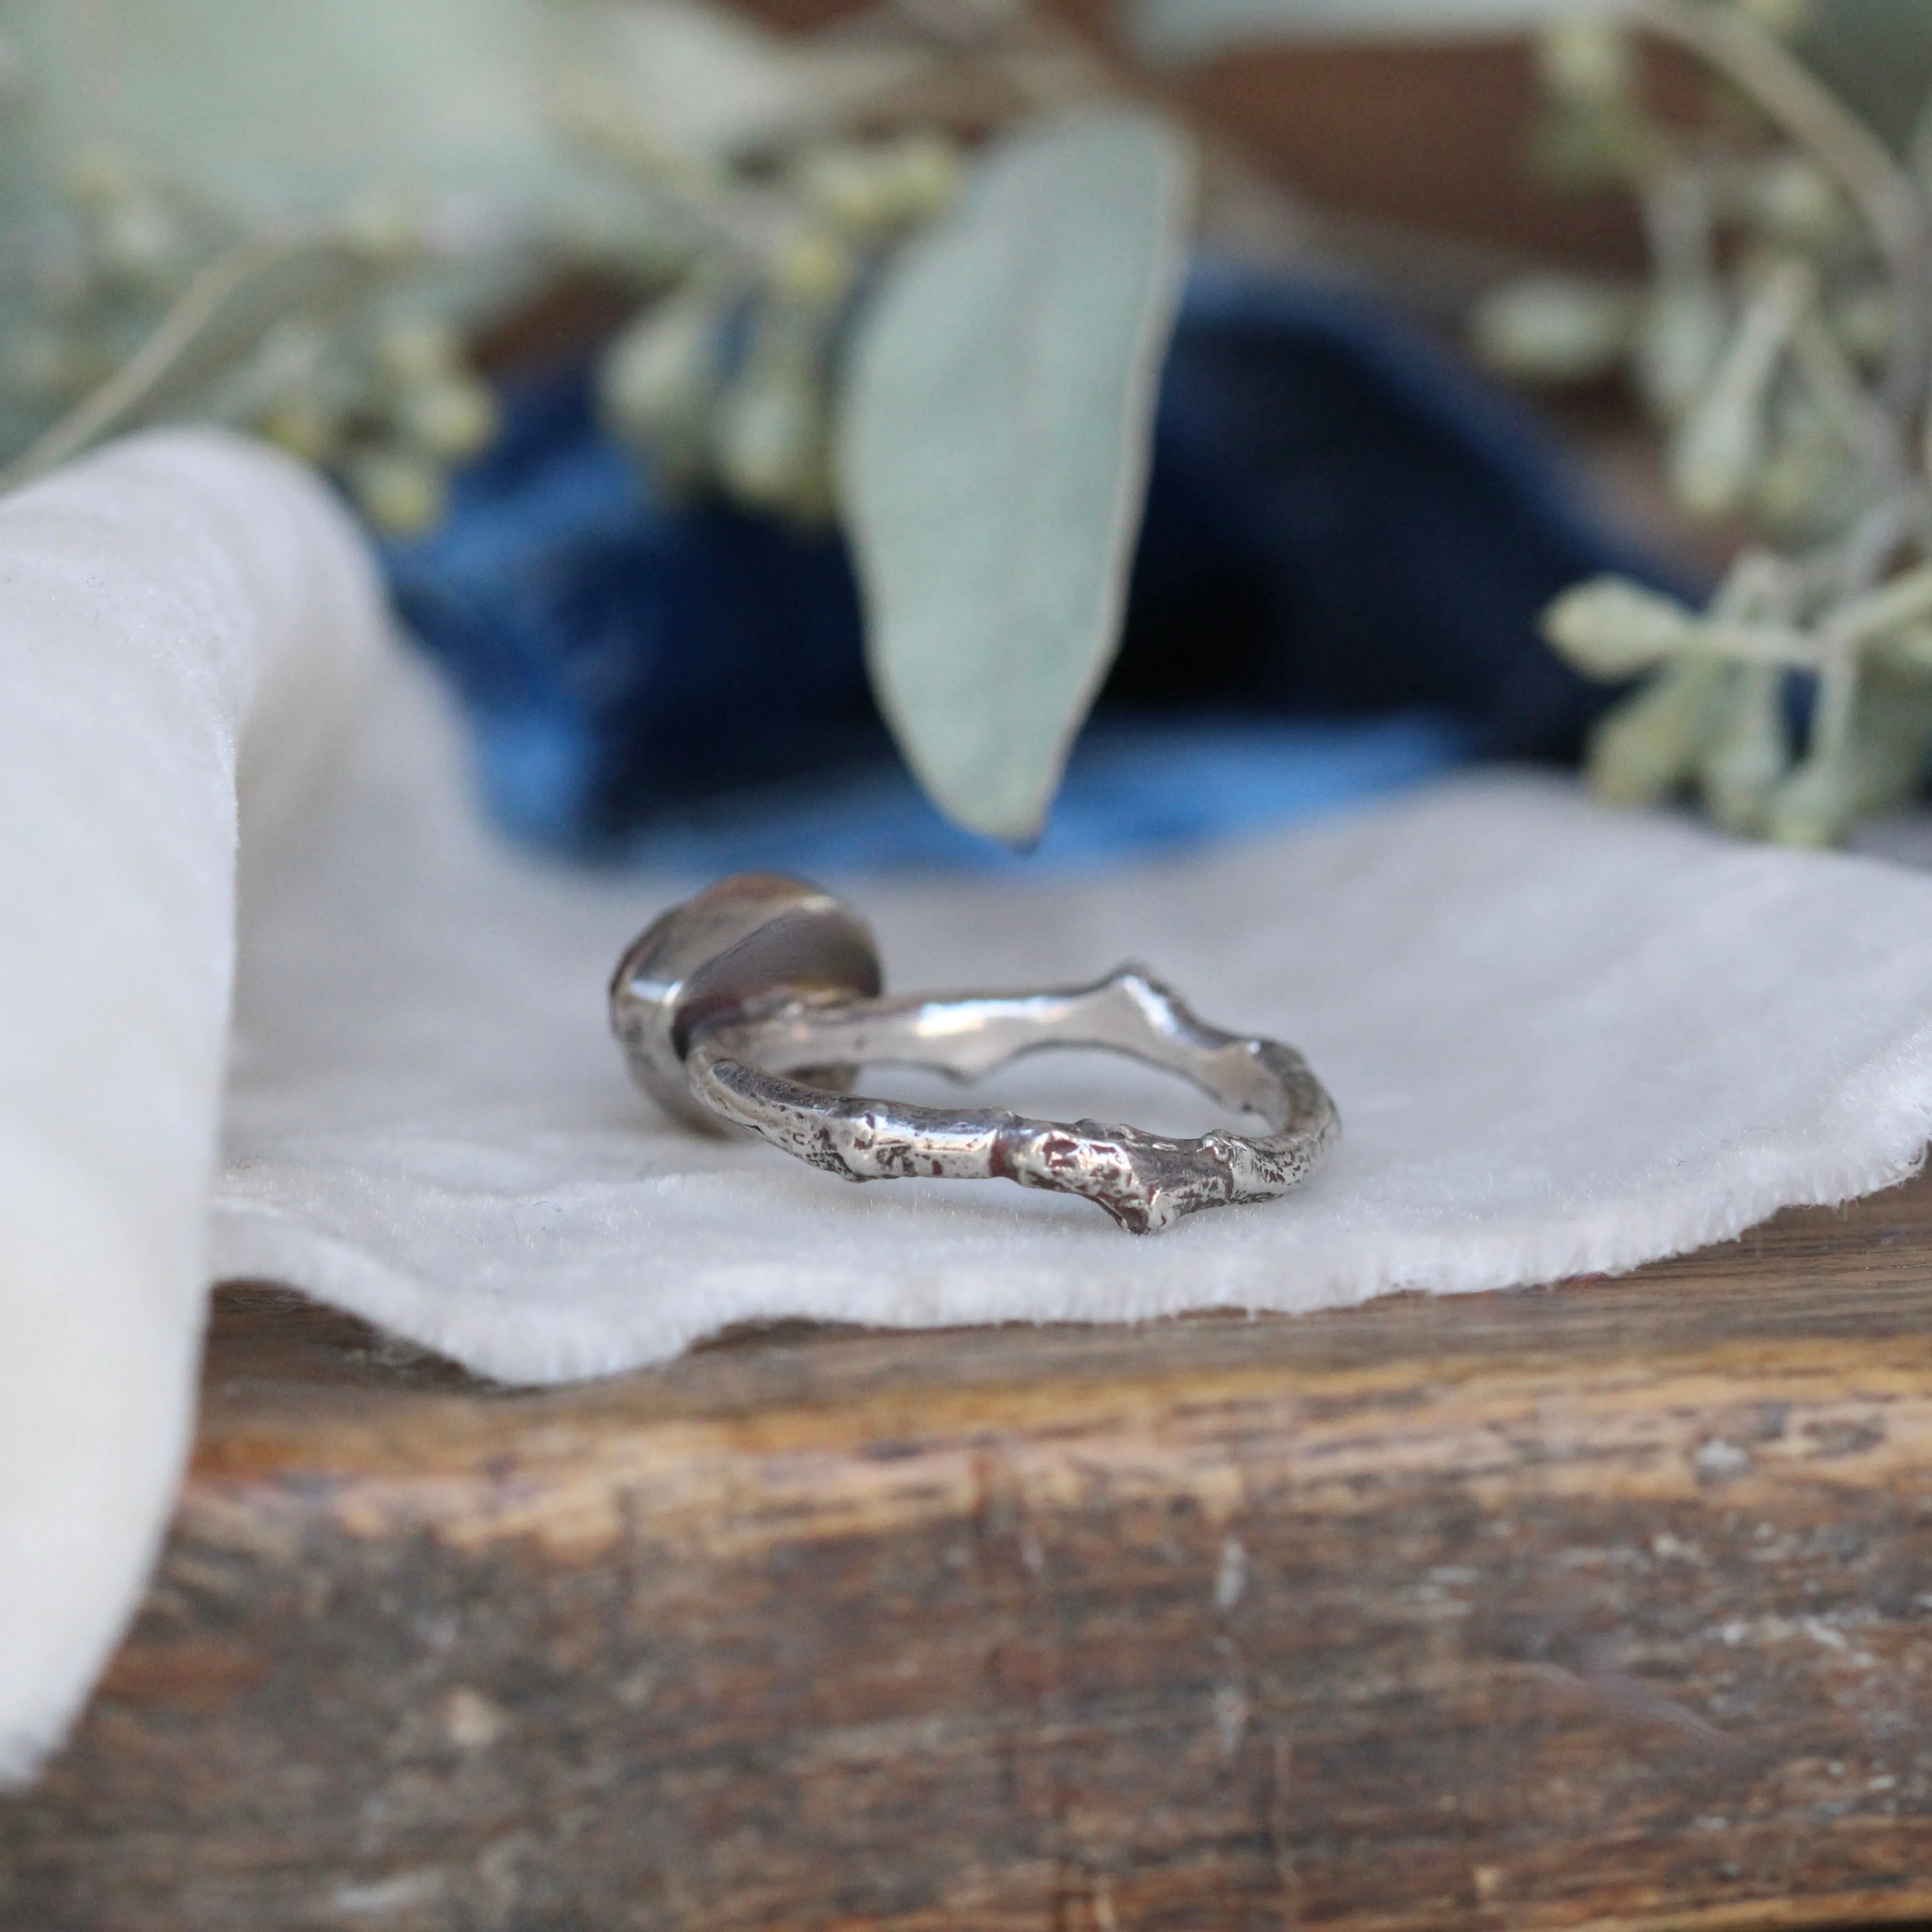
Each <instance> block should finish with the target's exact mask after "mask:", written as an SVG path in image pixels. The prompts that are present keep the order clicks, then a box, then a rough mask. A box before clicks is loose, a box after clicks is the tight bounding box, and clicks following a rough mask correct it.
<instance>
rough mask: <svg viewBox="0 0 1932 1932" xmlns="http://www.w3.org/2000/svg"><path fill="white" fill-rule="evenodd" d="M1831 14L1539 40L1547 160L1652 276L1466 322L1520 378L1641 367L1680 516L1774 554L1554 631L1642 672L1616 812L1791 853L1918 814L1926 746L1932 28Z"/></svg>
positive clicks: (1684, 6)
mask: <svg viewBox="0 0 1932 1932" xmlns="http://www.w3.org/2000/svg"><path fill="white" fill-rule="evenodd" d="M1841 5H1842V10H1841ZM1841 5H1835V4H1834V0H1817V4H1815V5H1806V4H1800V0H1634V4H1633V5H1631V7H1628V9H1626V10H1624V11H1623V12H1622V13H1620V14H1616V15H1613V14H1610V13H1602V12H1597V13H1589V14H1580V15H1577V16H1574V17H1568V18H1565V19H1563V20H1558V21H1556V22H1554V23H1551V24H1550V26H1547V27H1546V28H1544V30H1543V31H1542V32H1541V36H1540V38H1539V41H1538V62H1539V68H1540V71H1541V77H1542V83H1543V89H1544V97H1545V100H1546V102H1547V107H1546V110H1545V114H1544V120H1543V122H1542V124H1541V127H1540V128H1539V130H1538V140H1537V155H1538V160H1539V162H1540V163H1541V166H1543V167H1544V169H1545V170H1546V171H1547V172H1548V173H1549V174H1550V175H1551V176H1552V177H1553V178H1555V179H1556V180H1558V181H1561V182H1563V183H1565V184H1571V185H1574V186H1577V187H1599V186H1602V185H1605V184H1615V185H1619V186H1621V187H1626V188H1628V190H1630V191H1631V192H1632V193H1634V194H1635V195H1636V196H1637V198H1638V200H1639V202H1640V205H1641V207H1642V209H1643V216H1644V222H1645V226H1646V232H1647V233H1648V235H1649V242H1650V253H1651V272H1650V275H1649V280H1648V281H1647V282H1646V283H1645V284H1642V285H1632V286H1626V285H1623V284H1609V283H1592V282H1589V281H1580V280H1578V279H1576V278H1569V277H1538V278H1527V279H1524V280H1521V281H1516V282H1513V283H1510V284H1505V286H1503V287H1501V288H1499V289H1498V290H1496V291H1495V292H1494V293H1493V294H1492V295H1491V296H1490V297H1489V298H1488V299H1487V301H1486V302H1484V304H1483V305H1481V308H1479V310H1478V312H1477V314H1476V315H1475V317H1474V321H1473V332H1474V338H1475V344H1476V346H1477V348H1478V351H1479V353H1481V355H1482V356H1484V359H1486V360H1487V361H1488V362H1490V363H1491V364H1492V365H1493V366H1496V367H1497V368H1502V369H1504V370H1505V371H1509V372H1511V373H1512V374H1517V375H1519V376H1523V377H1532V378H1541V379H1545V380H1575V379H1577V378H1581V377H1590V376H1592V375H1595V374H1601V373H1606V372H1608V371H1611V370H1613V369H1615V368H1619V367H1621V368H1626V369H1628V371H1629V372H1630V374H1631V377H1632V379H1633V380H1634V383H1635V384H1636V386H1637V390H1638V392H1639V393H1640V395H1642V397H1643V399H1644V401H1646V404H1648V405H1649V408H1650V410H1652V413H1653V414H1654V415H1655V416H1656V418H1657V419H1658V422H1660V423H1661V425H1663V427H1664V431H1665V433H1666V435H1667V438H1668V443H1669V475H1670V487H1671V489H1672V492H1673V495H1674V496H1675V497H1676V500H1677V502H1678V503H1679V505H1680V506H1681V507H1682V508H1683V509H1684V510H1685V511H1686V512H1687V513H1688V514H1690V515H1691V516H1693V517H1700V518H1703V519H1706V520H1713V521H1716V522H1719V523H1728V524H1732V525H1735V526H1739V527H1740V528H1742V529H1745V530H1748V531H1749V532H1751V533H1752V535H1754V538H1755V539H1756V540H1755V541H1751V542H1750V543H1748V544H1746V546H1745V547H1744V549H1743V550H1742V553H1741V554H1740V555H1739V556H1738V558H1737V559H1736V562H1735V563H1734V565H1733V567H1732V568H1731V570H1730V572H1729V574H1727V577H1726V579H1725V580H1724V583H1723V584H1722V586H1721V587H1720V589H1718V592H1717V594H1716V595H1715V598H1714V599H1713V601H1712V604H1711V605H1710V607H1709V609H1708V610H1705V611H1703V612H1693V611H1691V610H1688V609H1686V608H1684V607H1681V606H1679V605H1677V604H1674V603H1672V602H1670V601H1667V600H1665V599H1663V598H1659V597H1658V596H1656V595H1655V594H1653V593H1652V592H1646V591H1643V590H1641V589H1639V588H1638V587H1637V586H1635V585H1633V584H1630V583H1625V582H1622V581H1620V580H1603V581H1600V582H1597V583H1590V584H1586V585H1584V586H1580V588H1578V589H1576V590H1574V591H1573V592H1571V593H1570V594H1569V595H1567V596H1565V598H1562V599H1561V600H1560V601H1559V602H1558V603H1557V604H1556V605H1555V606H1554V607H1553V609H1552V610H1551V611H1550V613H1549V616H1548V619H1547V631H1548V634H1549V636H1550V639H1551V640H1552V642H1553V643H1554V644H1555V645H1556V647H1557V648H1558V649H1559V650H1560V651H1562V652H1564V653H1565V655H1567V656H1568V657H1569V658H1571V661H1573V662H1574V663H1576V664H1578V665H1579V666H1580V667H1582V668H1583V669H1585V670H1588V671H1589V672H1591V673H1593V674H1595V675H1598V676H1603V677H1605V678H1610V679H1621V678H1624V677H1627V676H1631V675H1632V674H1633V673H1643V676H1644V682H1643V685H1641V687H1640V689H1639V690H1638V691H1637V692H1636V694H1634V695H1633V696H1632V697H1631V698H1629V699H1628V700H1627V701H1626V702H1625V703H1624V704H1622V706H1620V707H1619V708H1618V709H1616V710H1614V711H1613V712H1611V713H1610V714H1609V715H1608V716H1607V718H1605V720H1604V722H1603V724H1601V726H1600V727H1598V731H1597V733H1596V736H1595V739H1594V741H1593V742H1592V747H1591V751H1590V754H1589V769H1590V773H1591V776H1592V780H1593V781H1594V782H1595V785H1596V787H1597V788H1598V790H1599V792H1600V793H1602V794H1603V795H1604V796H1606V797H1607V798H1610V799H1616V800H1617V801H1619V802H1625V803H1631V804H1638V803H1643V802H1648V801H1649V800H1651V799H1656V798H1658V797H1661V796H1665V795H1667V794H1669V793H1673V792H1676V791H1678V790H1683V789H1687V788H1688V789H1690V790H1693V791H1694V792H1695V793H1697V795H1698V796H1700V798H1701V799H1702V800H1703V803H1704V804H1705V805H1706V808H1707V809H1708V810H1709V811H1710V813H1711V814H1712V816H1713V817H1715V818H1716V819H1717V820H1718V822H1719V823H1721V824H1724V826H1727V827H1729V828H1730V829H1733V830H1734V831H1736V832H1741V833H1745V834H1748V835H1762V836H1766V837H1769V838H1775V839H1778V840H1781V841H1786V842H1790V843H1796V844H1826V843H1830V842H1832V841H1835V840H1837V839H1838V838H1841V837H1842V836H1843V834H1844V833H1845V832H1846V830H1847V829H1849V826H1851V825H1852V823H1854V822H1855V820H1856V819H1857V818H1858V817H1861V816H1862V815H1864V814H1867V813H1870V812H1873V811H1878V810H1881V809H1882V808H1885V807H1886V806H1888V805H1891V804H1894V803H1896V802H1899V801H1900V800H1901V799H1904V798H1906V797H1907V796H1911V795H1912V794H1913V793H1915V791H1916V790H1917V789H1918V786H1919V784H1921V781H1922V780H1923V778H1924V771H1925V766H1926V763H1927V756H1928V753H1932V486H1928V480H1927V461H1928V455H1932V416H1928V407H1927V405H1928V376H1929V375H1932V107H1928V104H1927V89H1928V77H1932V36H1928V34H1927V31H1926V23H1927V18H1928V17H1932V9H1927V8H1926V7H1924V5H1922V0H1911V9H1910V13H1909V16H1908V14H1907V13H1906V12H1904V11H1901V10H1899V9H1897V8H1895V7H1888V6H1887V5H1882V4H1880V0H1841ZM1646 37H1650V38H1652V39H1655V40H1661V41H1662V42H1664V43H1667V44H1668V45H1670V46H1674V47H1676V48H1677V49H1679V50H1680V51H1682V52H1687V53H1688V54H1689V55H1691V56H1692V57H1694V58H1695V59H1696V60H1697V61H1698V62H1700V63H1701V64H1702V65H1703V66H1704V68H1706V70H1707V71H1708V72H1709V74H1710V76H1711V78H1712V86H1711V89H1710V93H1709V99H1708V101H1707V104H1706V111H1705V113H1704V115H1703V118H1702V119H1701V120H1700V121H1697V122H1695V123H1694V124H1688V125H1687V124H1684V123H1683V122H1682V121H1678V120H1673V119H1669V118H1666V117H1665V116H1664V115H1662V114H1661V113H1660V112H1659V111H1658V110H1657V109H1656V108H1655V106H1654V105H1653V104H1652V101H1650V99H1649V95H1648V92H1647V90H1646V85H1645V78H1646V70H1645V67H1644V64H1643V61H1642V60H1641V58H1640V49H1641V45H1642V43H1643V40H1644V39H1645V38H1646ZM1808 50H1816V51H1817V52H1818V53H1819V54H1820V58H1821V64H1820V65H1814V63H1813V62H1812V61H1811V60H1810V59H1809V58H1808V57H1807V55H1808ZM1826 52H1829V63H1824V62H1823V55H1825V54H1826ZM1826 64H1829V66H1830V68H1831V69H1832V72H1833V73H1834V74H1835V75H1837V76H1838V78H1839V80H1840V81H1841V84H1842V85H1843V86H1846V87H1847V88H1852V87H1856V88H1857V89H1858V91H1859V94H1860V97H1861V98H1864V97H1865V96H1869V98H1870V104H1871V106H1872V109H1873V114H1874V115H1875V116H1876V120H1873V119H1867V118H1865V116H1864V115H1863V114H1862V113H1861V112H1860V111H1859V110H1858V107H1856V106H1855V105H1854V104H1853V103H1852V100H1850V99H1849V98H1847V97H1846V95H1845V94H1843V93H1841V92H1839V91H1838V89H1837V88H1836V87H1835V86H1832V85H1831V84H1829V83H1828V81H1827V80H1826V78H1825V76H1824V71H1823V65H1826ZM1900 77H1905V80H1904V82H1903V85H1904V86H1906V89H1907V91H1909V92H1910V93H1911V94H1912V95H1913V96H1914V97H1915V103H1916V104H1915V110H1914V111H1913V112H1912V113H1910V114H1909V115H1907V114H1904V113H1900V110H1899V107H1898V101H1899V100H1900V98H1901V95H1900V88H1901V84H1902V83H1901V79H1900ZM1801 718H1802V727H1800V726H1799V724H1796V722H1795V721H1796V720H1799V719H1801Z"/></svg>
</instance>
